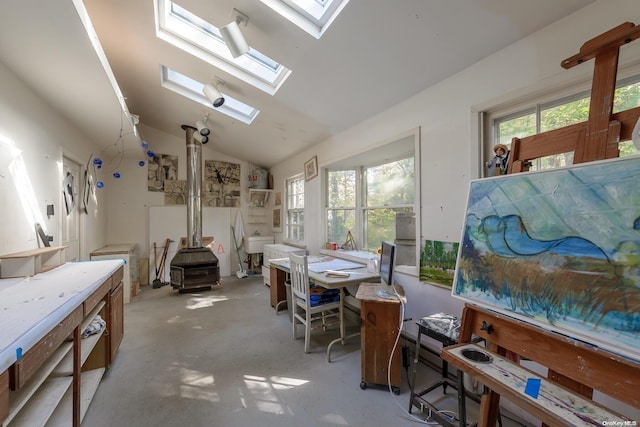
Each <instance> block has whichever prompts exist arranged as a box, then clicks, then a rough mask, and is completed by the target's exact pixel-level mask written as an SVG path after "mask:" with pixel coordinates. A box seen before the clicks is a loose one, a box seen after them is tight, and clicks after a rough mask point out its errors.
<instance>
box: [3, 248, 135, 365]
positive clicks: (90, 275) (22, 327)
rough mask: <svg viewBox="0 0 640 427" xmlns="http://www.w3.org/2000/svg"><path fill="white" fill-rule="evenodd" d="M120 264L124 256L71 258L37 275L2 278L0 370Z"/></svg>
mask: <svg viewBox="0 0 640 427" xmlns="http://www.w3.org/2000/svg"><path fill="white" fill-rule="evenodd" d="M121 265H123V261H122V260H106V261H89V262H69V263H66V264H64V265H61V266H60V267H57V268H54V269H52V270H49V271H47V272H46V273H40V274H37V275H35V276H31V277H26V278H22V277H21V278H12V279H2V280H0V325H1V326H0V373H2V372H4V371H5V370H6V369H8V368H9V367H10V366H11V365H12V364H13V363H15V362H16V360H17V359H18V357H17V356H18V353H22V354H25V353H26V352H27V351H28V350H29V349H30V348H31V347H33V346H34V345H35V344H36V343H37V342H38V341H39V340H40V339H42V337H44V336H45V335H46V334H47V333H48V332H49V331H50V330H51V329H52V328H53V327H54V326H55V325H57V324H58V323H60V322H61V321H62V320H63V319H64V318H65V317H67V316H68V315H69V314H70V313H71V312H72V311H73V310H75V309H76V308H77V307H78V306H79V305H80V304H82V303H83V302H84V300H85V299H86V298H87V297H88V296H89V295H91V293H92V292H93V291H94V290H96V289H97V288H98V287H100V285H101V284H102V283H104V281H105V280H106V279H108V278H109V277H110V276H111V275H112V274H113V273H114V272H116V271H117V270H118V268H120V266H121Z"/></svg>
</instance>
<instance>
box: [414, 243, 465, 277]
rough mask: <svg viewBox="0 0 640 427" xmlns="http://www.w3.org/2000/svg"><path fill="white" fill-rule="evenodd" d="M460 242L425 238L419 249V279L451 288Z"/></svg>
mask: <svg viewBox="0 0 640 427" xmlns="http://www.w3.org/2000/svg"><path fill="white" fill-rule="evenodd" d="M459 247H460V243H458V242H441V241H439V240H425V241H424V243H423V244H422V249H421V250H420V281H421V282H428V283H433V284H435V285H438V286H442V287H445V288H448V289H451V286H452V285H453V275H454V273H455V268H456V259H457V257H458V251H459Z"/></svg>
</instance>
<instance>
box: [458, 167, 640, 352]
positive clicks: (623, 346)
mask: <svg viewBox="0 0 640 427" xmlns="http://www.w3.org/2000/svg"><path fill="white" fill-rule="evenodd" d="M452 294H453V295H454V296H456V297H460V298H462V299H464V300H466V301H468V302H471V303H473V304H476V305H480V306H483V307H486V308H488V309H491V310H495V311H499V312H502V313H504V314H506V315H509V316H512V317H515V318H518V319H520V320H523V321H526V322H529V323H533V324H536V325H538V326H541V327H543V328H546V329H549V330H552V331H555V332H558V333H562V334H564V335H567V336H570V337H573V338H576V339H579V340H581V341H586V342H588V343H591V344H593V345H597V346H598V347H600V348H603V349H606V350H608V351H612V352H615V353H618V354H622V355H623V356H626V357H630V358H632V359H635V360H640V157H633V158H627V159H615V160H607V161H601V162H592V163H585V164H581V165H576V166H573V167H570V168H566V169H557V170H551V171H542V172H530V173H521V174H514V175H508V176H501V177H496V178H487V179H481V180H475V181H472V182H471V184H470V190H469V198H468V201H467V210H466V217H465V223H464V229H463V235H462V241H461V245H460V253H459V256H458V262H457V265H456V272H455V277H454V284H453V289H452Z"/></svg>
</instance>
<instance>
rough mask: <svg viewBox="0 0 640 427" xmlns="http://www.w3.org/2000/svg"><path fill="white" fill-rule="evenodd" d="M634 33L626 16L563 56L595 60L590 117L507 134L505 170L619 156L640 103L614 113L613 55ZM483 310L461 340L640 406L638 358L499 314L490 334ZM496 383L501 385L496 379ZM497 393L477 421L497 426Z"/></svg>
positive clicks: (580, 390)
mask: <svg viewBox="0 0 640 427" xmlns="http://www.w3.org/2000/svg"><path fill="white" fill-rule="evenodd" d="M638 38H640V26H636V25H634V24H633V23H631V22H625V23H624V24H621V25H619V26H617V27H615V28H613V29H611V30H609V31H607V32H605V33H603V34H600V35H599V36H597V37H594V38H593V39H591V40H589V41H587V42H585V43H584V44H583V45H582V47H581V48H580V51H579V52H578V53H577V54H576V55H573V56H572V57H570V58H567V59H565V60H564V61H562V63H561V66H562V67H563V68H565V69H569V68H572V67H575V66H576V65H579V64H582V63H583V62H585V61H588V60H590V59H595V68H594V72H593V81H592V86H591V101H590V105H589V119H588V120H587V121H586V122H582V123H577V124H574V125H570V126H566V127H564V128H560V129H555V130H552V131H549V132H544V133H540V134H536V135H532V136H529V137H526V138H513V140H512V143H511V153H510V158H509V167H508V173H518V172H525V171H528V170H529V167H530V165H531V161H532V160H534V159H537V158H540V157H545V156H550V155H554V154H560V153H566V152H571V151H573V152H574V159H573V162H574V164H577V163H585V162H590V161H594V160H603V159H610V158H615V157H619V149H618V143H619V142H620V141H621V140H623V141H624V140H629V139H631V134H632V131H633V128H634V126H635V124H636V122H637V121H638V118H640V107H637V108H632V109H630V110H625V111H621V112H619V113H616V114H613V113H612V110H613V96H614V91H615V84H616V77H617V71H618V70H617V69H618V58H619V52H620V47H621V46H623V45H624V44H627V43H630V42H631V41H633V40H636V39H638ZM488 316H490V315H488V314H487V313H484V312H481V311H479V310H477V309H472V308H470V307H469V306H467V307H465V312H464V315H463V324H462V329H461V332H460V340H459V341H460V342H461V343H464V342H469V340H470V338H471V334H472V333H473V334H478V335H479V336H484V338H486V340H487V343H488V344H489V348H490V349H491V350H493V351H495V352H497V353H498V354H500V355H503V356H504V355H505V353H506V351H507V350H510V351H513V352H514V353H516V354H520V355H526V356H527V357H528V358H530V359H531V360H535V361H537V362H539V363H542V364H543V365H544V366H547V367H548V368H549V370H548V374H547V378H548V380H550V381H552V382H553V383H556V384H559V385H561V386H562V387H564V388H566V389H569V390H571V391H573V392H575V393H576V394H578V395H581V396H584V397H585V398H586V399H589V400H590V399H592V397H593V390H594V388H596V389H598V390H600V391H603V392H605V394H608V395H610V396H613V397H614V398H616V399H618V400H620V401H623V402H626V403H629V404H631V405H632V406H634V407H638V406H639V405H640V397H639V396H640V394H639V393H638V392H637V390H638V389H640V365H638V364H637V363H632V362H628V361H626V360H622V359H620V358H618V357H616V356H614V355H607V354H606V353H605V354H599V353H602V352H598V351H597V350H596V351H593V350H592V349H588V348H586V347H585V348H580V347H579V346H577V345H575V343H559V341H558V342H555V344H554V345H553V346H552V345H550V343H551V342H552V341H557V340H556V339H555V338H554V337H553V336H552V335H549V334H548V333H547V332H546V331H544V330H542V329H541V328H536V327H532V326H531V325H528V324H525V323H522V322H517V321H513V320H510V319H509V318H506V317H502V316H495V317H492V321H493V322H494V323H493V324H492V325H493V326H492V327H493V328H494V332H493V335H492V332H491V331H487V330H486V325H487V322H488V320H485V321H483V322H482V323H480V320H479V319H487V318H488ZM496 323H497V324H500V325H501V328H500V331H501V333H500V334H496V333H495V332H496V328H495V326H496ZM490 326H491V325H490ZM522 340H524V342H523V341H522ZM556 345H559V346H560V347H554V346H556ZM528 346H532V347H528ZM540 348H542V349H545V348H546V349H548V350H549V353H548V355H545V354H543V353H542V352H540V351H539V349H540ZM561 350H562V351H561ZM532 355H533V356H535V357H532ZM586 356H588V358H589V359H588V360H589V363H590V365H589V366H588V368H589V375H586V372H584V371H581V370H580V369H577V368H576V366H578V365H579V363H577V361H579V360H582V361H583V362H584V361H585V360H586V359H584V357H586ZM443 357H444V358H447V357H449V358H450V360H449V361H450V362H453V363H455V362H454V358H452V356H450V355H445V354H444V353H443ZM591 358H593V360H592V359H591ZM583 367H584V366H582V368H583ZM476 374H477V372H476ZM614 376H615V377H616V378H620V381H623V380H624V381H625V384H626V386H625V387H624V388H625V389H627V390H631V389H634V390H636V391H634V393H635V394H633V395H632V396H629V394H628V393H624V392H623V393H620V392H619V390H616V389H615V387H611V386H610V385H611V384H612V382H614V380H613V377H614ZM587 377H588V378H587ZM631 384H633V386H632V387H631V388H628V387H627V386H631ZM494 386H495V387H500V385H499V384H495V385H494ZM503 390H504V391H505V392H508V391H509V390H506V389H503ZM512 397H513V396H512ZM499 398H500V395H499V394H498V393H496V391H495V390H492V391H491V392H490V393H489V394H487V395H484V396H483V399H482V406H481V414H480V419H479V426H481V425H491V426H493V425H495V420H496V415H497V413H498V405H499ZM534 413H535V414H536V415H537V416H538V417H539V418H540V419H542V420H543V421H546V422H552V423H555V421H558V420H557V419H554V418H553V417H550V418H549V414H548V413H547V412H546V411H545V410H544V409H540V410H538V409H536V411H534ZM543 425H546V424H543Z"/></svg>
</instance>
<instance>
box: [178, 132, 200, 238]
mask: <svg viewBox="0 0 640 427" xmlns="http://www.w3.org/2000/svg"><path fill="white" fill-rule="evenodd" d="M182 129H184V131H185V133H186V142H187V240H188V244H189V248H200V247H202V202H201V200H202V198H201V195H202V160H201V157H202V143H200V142H199V141H197V140H196V139H195V138H194V137H193V133H194V132H195V131H197V129H196V128H194V127H193V126H189V125H182Z"/></svg>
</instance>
